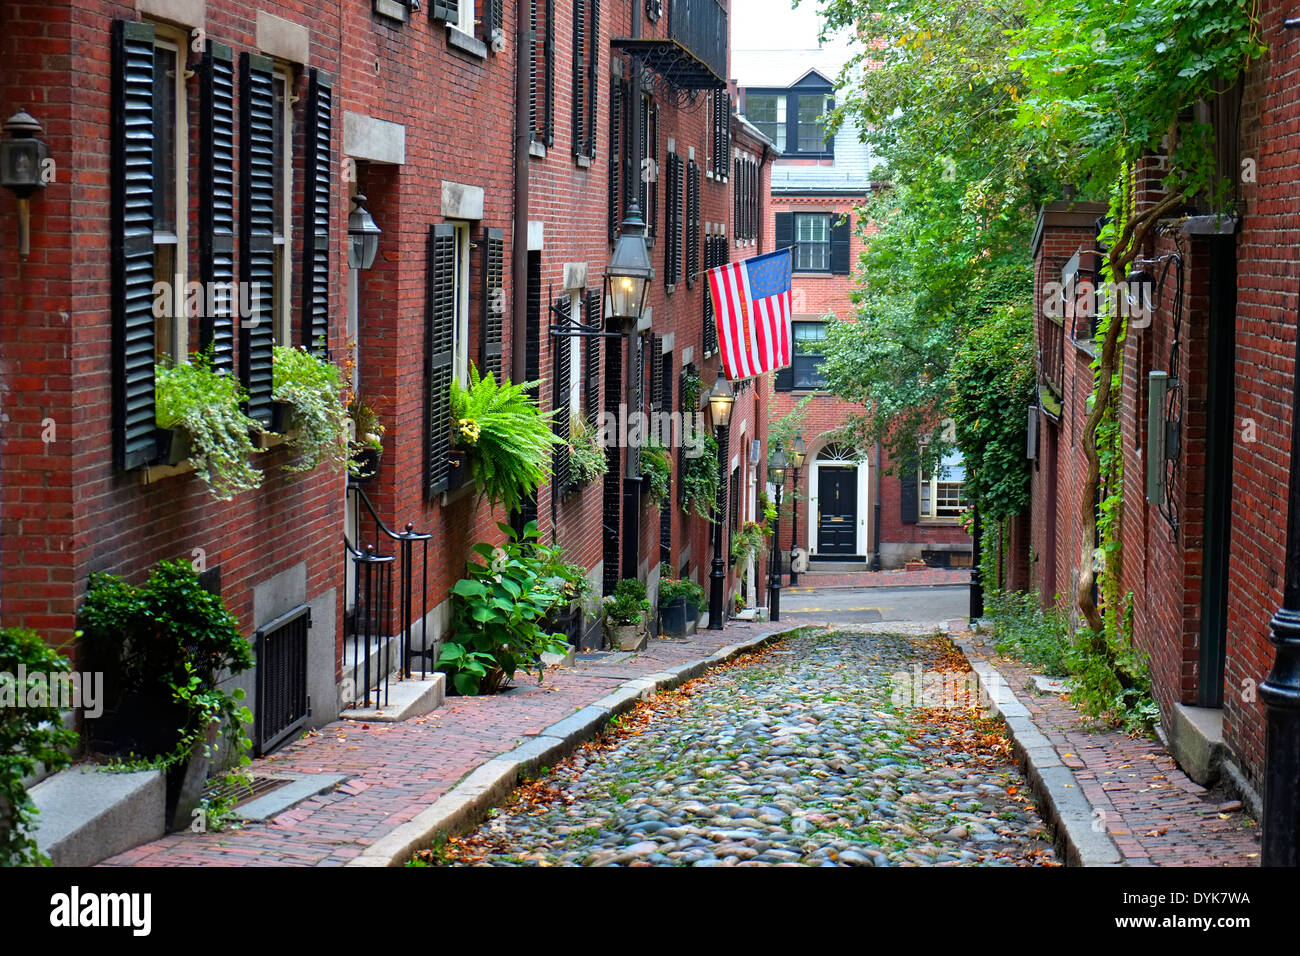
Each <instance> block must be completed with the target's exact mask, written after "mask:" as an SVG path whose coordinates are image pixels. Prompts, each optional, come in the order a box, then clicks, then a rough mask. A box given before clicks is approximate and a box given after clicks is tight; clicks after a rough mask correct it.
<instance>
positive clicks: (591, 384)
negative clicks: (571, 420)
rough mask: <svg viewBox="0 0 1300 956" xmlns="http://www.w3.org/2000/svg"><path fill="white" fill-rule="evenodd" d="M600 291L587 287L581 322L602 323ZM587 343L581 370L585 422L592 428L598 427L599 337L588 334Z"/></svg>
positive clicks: (599, 416)
mask: <svg viewBox="0 0 1300 956" xmlns="http://www.w3.org/2000/svg"><path fill="white" fill-rule="evenodd" d="M600 305H601V293H600V290H599V289H588V290H587V295H586V298H585V299H583V302H582V308H583V316H582V320H583V323H584V324H586V325H597V324H603V323H602V322H601V314H600ZM584 341H585V342H586V344H587V354H586V355H585V356H584V361H585V362H586V365H584V366H583V371H584V372H585V373H586V384H585V387H584V394H583V398H582V401H583V404H584V405H585V406H586V409H587V424H589V425H590V426H591V427H592V429H593V430H595V429H597V428H599V427H600V418H601V415H600V337H599V336H596V335H589V336H587V338H586V339H585V340H584Z"/></svg>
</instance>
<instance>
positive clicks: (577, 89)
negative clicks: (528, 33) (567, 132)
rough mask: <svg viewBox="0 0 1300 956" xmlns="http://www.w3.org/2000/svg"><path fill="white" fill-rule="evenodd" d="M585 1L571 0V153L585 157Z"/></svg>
mask: <svg viewBox="0 0 1300 956" xmlns="http://www.w3.org/2000/svg"><path fill="white" fill-rule="evenodd" d="M587 53H588V48H587V3H586V0H573V155H574V156H581V157H586V156H589V155H590V154H589V153H588V152H587V148H588V146H589V143H588V135H587Z"/></svg>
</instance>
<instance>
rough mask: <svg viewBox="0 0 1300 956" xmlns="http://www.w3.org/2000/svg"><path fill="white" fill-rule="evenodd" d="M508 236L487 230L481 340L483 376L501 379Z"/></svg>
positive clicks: (485, 234)
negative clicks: (490, 375)
mask: <svg viewBox="0 0 1300 956" xmlns="http://www.w3.org/2000/svg"><path fill="white" fill-rule="evenodd" d="M505 256H506V242H505V232H504V230H501V229H488V230H486V231H485V232H484V236H483V329H482V334H481V335H480V336H479V342H480V358H479V363H480V364H481V365H482V369H481V371H482V374H484V375H487V374H488V373H489V372H491V373H492V375H493V377H494V378H495V379H496V381H497V382H498V383H500V382H501V376H502V371H503V368H502V358H501V355H502V343H503V337H504V322H505V311H506V302H505Z"/></svg>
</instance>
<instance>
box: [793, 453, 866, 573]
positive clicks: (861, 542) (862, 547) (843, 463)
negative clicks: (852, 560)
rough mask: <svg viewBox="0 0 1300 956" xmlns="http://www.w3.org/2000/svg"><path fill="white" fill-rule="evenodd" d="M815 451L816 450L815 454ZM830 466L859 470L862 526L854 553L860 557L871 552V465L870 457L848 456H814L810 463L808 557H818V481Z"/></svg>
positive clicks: (856, 536) (859, 499)
mask: <svg viewBox="0 0 1300 956" xmlns="http://www.w3.org/2000/svg"><path fill="white" fill-rule="evenodd" d="M814 454H815V453H814ZM823 466H827V467H830V468H856V469H857V472H858V484H857V501H858V505H857V507H858V514H857V519H858V527H857V533H856V534H855V535H854V538H853V553H854V554H855V555H858V556H860V557H865V556H866V555H867V554H868V551H867V545H868V543H869V542H868V537H869V535H868V531H869V530H870V526H869V525H868V523H867V515H869V514H870V513H871V509H870V507H869V506H870V504H871V502H870V500H869V499H870V494H871V480H870V476H871V465H870V463H869V462H867V461H866V460H863V461H852V460H846V459H840V458H836V459H825V460H823V459H818V458H816V457H813V460H812V463H811V464H810V465H809V466H808V492H807V494H808V520H807V522H806V524H807V527H806V528H805V529H804V534H805V536H806V537H805V539H804V540H805V541H806V542H807V551H808V557H809V558H810V559H811V558H815V557H817V495H818V489H819V485H818V481H819V480H820V478H821V474H820V472H821V468H822V467H823Z"/></svg>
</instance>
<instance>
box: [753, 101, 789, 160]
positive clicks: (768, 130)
mask: <svg viewBox="0 0 1300 956" xmlns="http://www.w3.org/2000/svg"><path fill="white" fill-rule="evenodd" d="M745 118H746V119H748V120H749V121H750V122H751V123H753V124H754V125H755V126H757V127H758V128H759V130H760V131H761V132H762V134H763V135H764V136H766V137H767V138H768V139H770V140H772V141H773V142H775V143H776V148H777V149H781V150H783V149H785V97H784V96H778V95H777V94H775V93H765V94H760V95H756V94H749V95H747V96H746V97H745Z"/></svg>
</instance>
